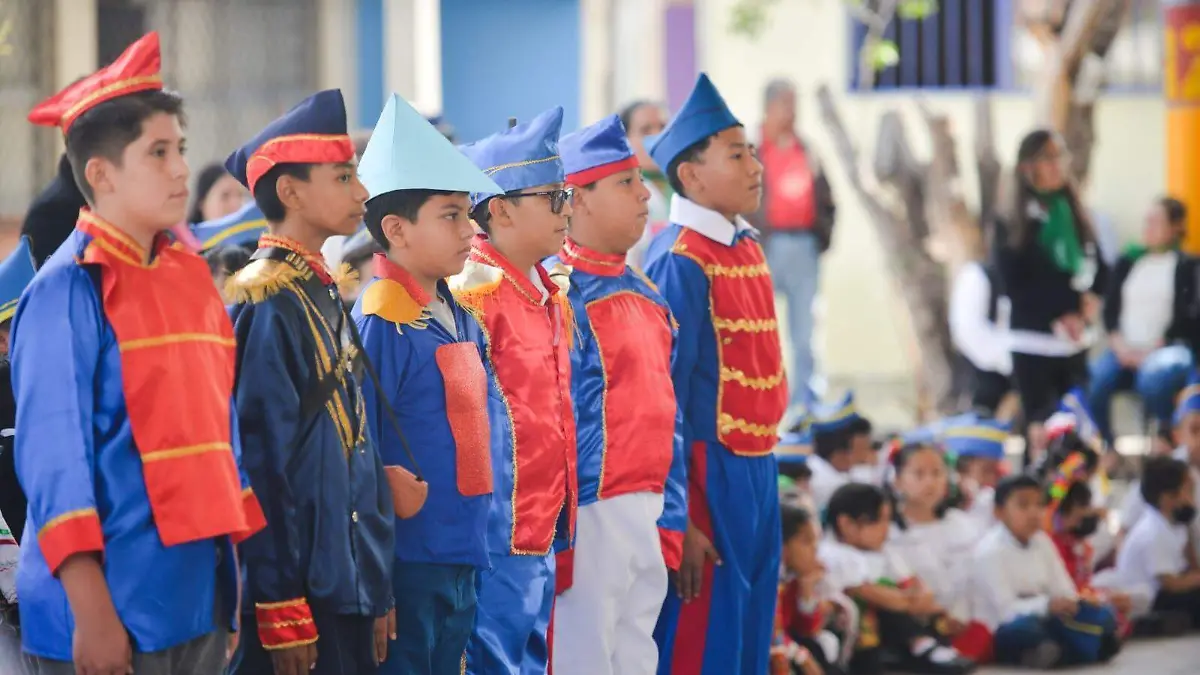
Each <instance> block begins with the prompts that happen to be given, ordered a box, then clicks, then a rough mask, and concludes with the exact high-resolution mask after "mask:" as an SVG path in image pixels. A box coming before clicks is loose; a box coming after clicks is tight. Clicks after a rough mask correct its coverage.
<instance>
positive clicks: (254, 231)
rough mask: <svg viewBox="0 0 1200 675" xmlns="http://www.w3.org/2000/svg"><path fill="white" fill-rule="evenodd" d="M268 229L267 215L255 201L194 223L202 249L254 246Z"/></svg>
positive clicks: (194, 231) (194, 233)
mask: <svg viewBox="0 0 1200 675" xmlns="http://www.w3.org/2000/svg"><path fill="white" fill-rule="evenodd" d="M266 231H267V219H266V216H264V215H263V212H262V209H260V208H258V204H255V203H254V202H247V203H246V205H245V206H243V207H242V208H240V209H238V210H237V211H234V212H233V213H231V214H229V215H227V216H222V217H220V218H214V219H212V220H206V221H204V222H203V223H196V224H194V225H192V234H193V235H195V237H196V239H198V240H200V250H201V251H207V250H209V249H214V248H217V247H218V246H254V245H256V244H257V243H258V238H259V237H261V236H262V234H263V233H264V232H266Z"/></svg>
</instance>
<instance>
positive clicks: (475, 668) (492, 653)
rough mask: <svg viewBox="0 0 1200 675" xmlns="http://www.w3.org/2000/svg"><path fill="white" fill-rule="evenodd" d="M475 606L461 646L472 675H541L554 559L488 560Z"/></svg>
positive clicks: (547, 653) (509, 557)
mask: <svg viewBox="0 0 1200 675" xmlns="http://www.w3.org/2000/svg"><path fill="white" fill-rule="evenodd" d="M475 589H476V593H477V594H478V596H479V604H478V606H477V608H476V610H475V630H474V631H473V632H472V633H471V639H470V641H469V642H468V643H467V672H468V673H472V674H473V675H544V674H545V672H546V668H547V665H548V659H549V656H550V651H549V646H548V643H547V642H546V630H547V629H548V628H549V627H550V611H551V609H552V608H553V607H554V554H553V553H551V554H549V555H544V556H528V555H493V556H492V568H491V569H490V570H486V571H484V572H481V573H480V574H479V575H478V577H477V581H476V585H475Z"/></svg>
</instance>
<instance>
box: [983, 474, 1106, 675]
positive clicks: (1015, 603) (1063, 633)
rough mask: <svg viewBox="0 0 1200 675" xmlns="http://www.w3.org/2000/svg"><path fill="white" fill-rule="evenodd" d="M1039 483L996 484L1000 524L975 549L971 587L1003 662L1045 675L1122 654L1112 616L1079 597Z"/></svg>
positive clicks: (1028, 479)
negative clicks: (1046, 522)
mask: <svg viewBox="0 0 1200 675" xmlns="http://www.w3.org/2000/svg"><path fill="white" fill-rule="evenodd" d="M1042 497H1043V492H1042V486H1041V484H1039V483H1038V481H1037V479H1035V478H1033V477H1032V476H1029V475H1024V474H1019V475H1013V476H1008V477H1006V478H1004V479H1002V480H1001V481H1000V482H999V484H997V486H996V498H995V502H996V519H997V520H999V521H1000V522H999V523H998V524H997V525H995V526H994V527H993V528H992V529H991V530H990V531H989V532H988V533H987V535H986V536H985V537H984V538H983V540H982V541H980V542H979V544H978V545H977V546H976V547H975V551H974V554H973V556H972V576H971V581H970V584H969V586H968V588H969V589H970V590H969V593H970V600H971V610H972V613H973V614H974V615H975V619H976V620H977V621H979V622H981V623H983V624H984V625H986V626H987V627H989V628H990V629H992V635H993V648H994V653H995V655H996V660H997V661H999V662H1000V663H1005V664H1010V665H1021V666H1024V667H1027V668H1033V669H1039V670H1045V669H1047V668H1052V667H1055V666H1058V665H1066V664H1085V663H1095V662H1097V661H1107V660H1109V659H1111V658H1112V657H1113V655H1115V654H1116V653H1117V651H1118V650H1119V649H1120V642H1119V640H1118V639H1117V636H1116V619H1115V617H1114V616H1113V613H1112V611H1111V610H1110V609H1109V608H1107V607H1102V606H1099V605H1097V604H1094V603H1092V602H1089V601H1086V600H1083V601H1081V600H1080V598H1079V594H1078V592H1077V591H1076V590H1075V583H1074V582H1073V581H1072V580H1071V575H1070V574H1068V573H1067V568H1066V566H1065V565H1063V562H1062V559H1060V558H1059V557H1058V551H1057V550H1055V547H1054V542H1053V541H1051V539H1050V536H1049V535H1048V534H1046V532H1045V531H1044V530H1043V529H1042V525H1043V519H1044V513H1045V505H1044V502H1043V499H1042Z"/></svg>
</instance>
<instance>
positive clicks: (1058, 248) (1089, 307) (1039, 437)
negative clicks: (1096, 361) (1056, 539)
mask: <svg viewBox="0 0 1200 675" xmlns="http://www.w3.org/2000/svg"><path fill="white" fill-rule="evenodd" d="M1013 184H1014V185H1015V187H1016V189H1015V190H1014V200H1013V202H1012V203H1011V205H1010V207H1009V209H1008V212H1007V213H1006V214H1005V215H1004V216H1003V217H1002V218H1001V219H1000V221H999V222H998V223H997V227H996V236H997V237H998V238H999V239H1001V240H1002V242H998V243H997V245H996V246H994V253H995V254H996V256H997V264H998V269H999V272H1000V274H999V276H1000V281H1001V285H1002V288H1001V290H1002V292H1003V293H1004V294H1005V295H1007V296H1008V298H1009V300H1010V302H1011V308H1012V309H1011V316H1010V328H1009V340H1010V347H1009V348H1010V351H1011V353H1012V369H1013V379H1014V384H1015V385H1016V389H1017V392H1018V393H1019V394H1020V397H1021V403H1022V408H1023V410H1024V412H1025V420H1026V423H1027V434H1026V440H1027V443H1026V447H1027V451H1026V461H1027V462H1029V461H1032V460H1033V459H1036V458H1037V457H1038V456H1039V455H1040V454H1041V452H1042V451H1044V449H1045V445H1046V443H1045V433H1044V430H1043V422H1045V420H1046V419H1047V418H1048V417H1049V416H1050V415H1051V414H1053V413H1054V411H1055V410H1056V409H1057V407H1058V401H1059V400H1060V399H1061V398H1062V396H1063V395H1064V394H1066V393H1067V392H1068V391H1070V390H1071V389H1072V388H1074V387H1076V386H1085V385H1086V383H1087V380H1088V365H1087V349H1088V346H1089V345H1090V342H1091V341H1092V339H1094V335H1095V332H1094V331H1093V330H1091V329H1089V326H1088V325H1089V323H1090V322H1092V321H1093V320H1094V319H1095V318H1096V314H1097V313H1098V308H1099V299H1098V298H1099V291H1100V289H1103V288H1104V280H1105V275H1106V270H1105V267H1104V263H1103V261H1102V260H1101V259H1100V257H1099V255H1098V254H1097V246H1096V237H1095V234H1094V232H1093V230H1092V227H1091V223H1090V222H1089V221H1088V218H1087V213H1086V211H1085V210H1084V209H1083V208H1082V207H1081V205H1080V203H1079V197H1078V195H1077V194H1076V191H1075V188H1074V186H1073V185H1072V184H1071V182H1070V179H1069V177H1068V175H1067V152H1066V149H1065V147H1064V145H1063V143H1062V141H1061V139H1059V138H1058V136H1057V135H1056V134H1055V133H1054V132H1052V131H1049V130H1045V129H1039V130H1036V131H1033V132H1030V133H1029V134H1027V135H1026V136H1025V138H1024V139H1022V141H1021V144H1020V147H1019V149H1018V151H1017V162H1016V172H1015V176H1014V181H1013Z"/></svg>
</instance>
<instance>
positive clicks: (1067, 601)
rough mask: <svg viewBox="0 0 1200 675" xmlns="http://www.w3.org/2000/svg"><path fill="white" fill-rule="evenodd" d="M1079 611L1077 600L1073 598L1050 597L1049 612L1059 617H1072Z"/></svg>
mask: <svg viewBox="0 0 1200 675" xmlns="http://www.w3.org/2000/svg"><path fill="white" fill-rule="evenodd" d="M1078 612H1079V601H1078V600H1076V599H1075V598H1051V599H1050V613H1051V614H1053V615H1055V616H1059V617H1072V616H1075V614H1077V613H1078Z"/></svg>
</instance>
